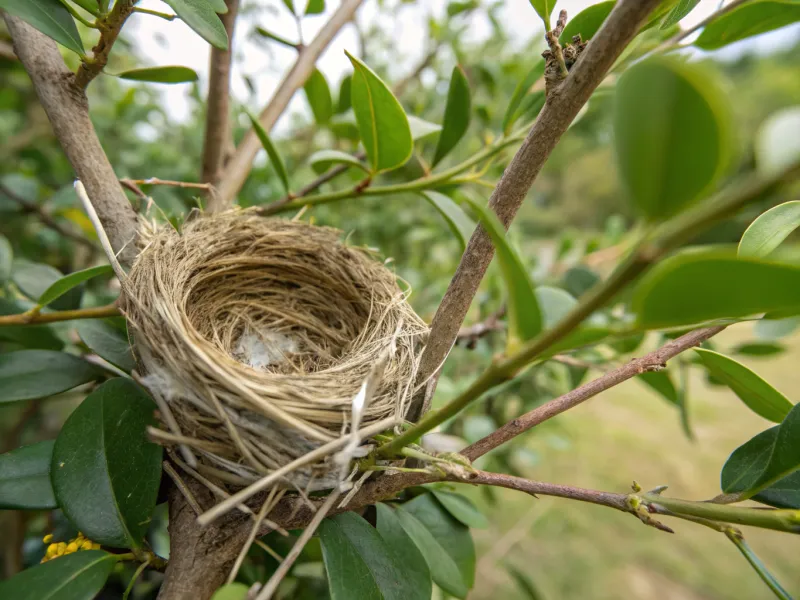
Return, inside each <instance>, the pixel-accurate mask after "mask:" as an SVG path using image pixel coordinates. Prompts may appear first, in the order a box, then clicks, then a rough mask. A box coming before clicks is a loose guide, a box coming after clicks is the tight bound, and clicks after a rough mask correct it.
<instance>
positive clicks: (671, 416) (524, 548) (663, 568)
mask: <svg viewBox="0 0 800 600" xmlns="http://www.w3.org/2000/svg"><path fill="white" fill-rule="evenodd" d="M749 329H750V325H749V324H740V325H737V326H736V327H734V328H732V329H731V330H728V331H726V332H723V334H721V335H720V336H718V337H717V339H718V340H719V342H718V343H719V345H720V349H721V350H722V351H725V349H727V348H729V347H730V346H731V345H733V344H735V343H736V342H739V341H744V340H747V339H750V338H751V336H750V335H749ZM786 345H787V346H788V347H789V351H788V352H786V353H784V354H782V355H780V357H778V358H760V359H759V358H748V359H742V362H745V363H746V364H748V365H749V366H750V367H752V368H753V369H754V370H756V372H758V373H759V374H760V375H762V376H763V377H764V378H765V379H767V380H768V381H770V382H771V383H772V384H773V385H775V386H776V387H777V388H778V389H780V390H781V391H782V392H783V393H784V394H786V395H787V396H788V397H789V398H790V399H791V400H793V401H795V402H796V401H798V400H799V399H800V391H798V387H800V386H798V384H799V383H800V369H799V368H798V357H800V337H798V336H795V337H794V338H793V339H790V340H789V341H788V342H787V344H786ZM691 384H692V385H691V390H692V392H691V394H690V401H691V415H692V421H693V424H694V430H695V433H696V437H697V439H696V440H695V441H694V442H691V441H689V440H687V439H686V437H685V436H684V434H683V432H682V431H681V428H680V425H679V422H678V416H677V414H676V411H675V410H674V408H673V407H671V406H670V405H668V404H667V403H666V402H665V401H664V400H663V399H661V398H659V397H657V396H656V395H654V393H652V392H651V391H650V390H649V389H647V388H646V387H644V386H643V385H642V384H641V383H639V382H637V381H629V382H627V383H625V384H623V385H621V386H618V387H617V388H615V389H613V390H611V391H609V392H606V393H605V394H603V395H601V396H598V397H597V398H594V399H592V400H591V401H589V402H588V403H587V404H585V405H583V406H581V407H579V408H577V409H575V410H572V411H570V412H569V413H567V414H565V415H562V416H560V417H558V418H557V419H554V420H553V421H551V422H548V423H546V424H545V425H543V426H542V427H540V428H539V429H538V430H537V432H536V434H533V435H531V436H530V447H531V448H532V449H535V450H536V451H537V452H538V453H539V454H540V456H541V461H540V462H539V464H538V465H537V466H536V467H535V468H532V469H531V470H530V472H529V473H527V476H529V477H531V478H535V479H541V480H545V481H551V482H556V483H563V484H571V485H576V486H581V487H590V488H595V489H600V490H608V491H617V492H624V491H627V490H628V489H630V484H631V481H632V480H634V479H635V480H637V481H638V482H639V483H640V484H641V485H642V486H643V487H644V488H645V489H650V488H652V487H655V486H657V485H662V484H664V485H667V484H668V485H669V490H668V491H667V492H666V494H670V495H673V496H675V497H680V498H686V499H696V500H702V499H708V498H710V497H713V496H715V495H716V494H717V493H719V483H718V482H719V471H720V468H721V467H722V465H723V463H724V462H725V459H726V458H727V456H728V454H729V453H730V452H731V451H732V450H733V449H734V448H736V447H737V446H738V445H739V444H741V443H743V442H745V441H746V440H747V439H749V438H750V437H751V436H752V435H754V434H755V433H758V432H759V431H762V430H763V429H766V428H767V427H768V426H769V423H767V422H766V421H763V420H762V419H760V418H759V417H756V416H755V415H753V414H752V413H751V412H750V411H749V410H748V409H747V408H746V407H745V406H744V405H743V404H742V402H741V401H739V400H738V398H736V396H734V395H733V393H732V392H730V391H728V390H727V388H723V387H709V386H707V385H705V382H704V379H703V377H702V375H701V374H700V373H699V372H696V373H695V376H694V378H693V380H692V381H691ZM564 438H566V439H567V440H569V447H567V448H564V444H563V443H553V440H556V439H558V440H563V439H564ZM499 506H500V507H502V508H501V509H500V508H495V509H491V508H489V507H488V506H487V507H484V508H485V510H486V512H487V514H490V515H492V519H493V525H492V528H491V529H488V530H482V531H475V539H476V544H477V547H478V556H479V557H480V559H479V563H478V570H479V575H478V578H477V580H478V583H477V584H476V588H475V590H474V592H473V593H472V594H471V596H470V598H472V599H484V598H486V599H489V598H491V599H493V600H496V599H498V598H503V599H506V598H511V599H513V598H528V596H526V595H524V594H523V593H522V592H521V591H520V589H519V588H518V587H517V586H516V584H514V582H513V581H512V579H511V578H510V577H509V575H508V573H507V570H506V568H505V567H504V565H505V564H512V565H514V566H515V567H516V568H517V569H518V570H520V571H522V572H524V573H526V574H528V575H529V576H530V577H531V578H532V579H533V580H534V581H535V582H536V584H537V586H538V587H539V588H540V590H541V592H542V596H543V597H544V598H547V599H549V600H553V599H559V600H561V599H566V600H571V599H577V598H580V599H582V600H612V599H614V600H616V599H619V598H633V599H640V598H642V599H643V598H647V599H648V600H701V599H703V600H730V599H737V600H738V599H747V600H759V599H769V598H774V596H773V595H772V593H771V592H770V591H769V590H768V589H767V587H766V586H765V585H764V584H763V583H762V582H761V580H760V579H759V578H758V576H757V575H756V574H755V572H754V571H753V570H752V569H751V568H750V567H749V565H748V564H747V563H746V562H745V560H744V558H743V557H742V556H741V555H740V554H739V552H738V550H737V549H736V548H735V547H734V546H733V544H731V543H730V542H729V541H728V540H727V539H726V538H725V537H724V536H723V535H722V534H720V533H717V532H715V531H712V530H710V529H707V528H705V527H702V526H699V525H695V524H692V523H688V522H684V521H679V520H676V519H668V518H667V519H665V521H667V522H668V524H669V525H670V526H672V527H673V528H674V529H675V532H676V533H675V535H670V534H667V533H662V532H660V531H657V530H655V529H652V528H649V527H645V526H643V525H642V524H641V523H640V522H639V521H638V520H636V519H635V518H633V517H631V516H630V515H627V514H623V513H619V512H616V511H614V510H612V509H608V508H603V507H597V506H593V505H587V504H582V503H577V502H574V501H569V500H561V499H553V498H542V499H540V500H535V499H532V498H530V497H528V496H525V495H523V494H520V493H517V492H512V491H506V490H503V491H502V493H501V495H500V504H499ZM744 534H745V538H746V539H747V541H748V542H749V543H750V545H751V546H752V547H753V549H754V550H755V551H756V553H757V554H758V555H759V556H760V557H761V559H762V560H763V561H764V562H765V563H766V564H767V565H768V567H769V568H770V569H771V570H772V572H773V573H774V574H775V575H776V576H777V577H778V578H779V580H780V581H781V582H782V584H783V585H784V587H786V589H787V590H788V591H789V592H790V593H792V594H795V595H797V596H800V536H791V535H788V534H781V533H777V532H771V531H761V530H753V529H745V530H744Z"/></svg>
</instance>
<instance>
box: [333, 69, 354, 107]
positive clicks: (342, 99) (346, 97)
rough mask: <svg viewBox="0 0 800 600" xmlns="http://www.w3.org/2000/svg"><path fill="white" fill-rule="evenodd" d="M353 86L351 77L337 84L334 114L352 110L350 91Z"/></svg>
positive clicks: (348, 76)
mask: <svg viewBox="0 0 800 600" xmlns="http://www.w3.org/2000/svg"><path fill="white" fill-rule="evenodd" d="M352 86H353V76H352V75H347V76H346V77H345V78H344V79H342V82H341V83H340V84H339V100H338V101H337V102H336V114H340V113H343V112H347V111H348V110H350V109H351V108H353V102H352V100H351V99H350V91H351V89H352Z"/></svg>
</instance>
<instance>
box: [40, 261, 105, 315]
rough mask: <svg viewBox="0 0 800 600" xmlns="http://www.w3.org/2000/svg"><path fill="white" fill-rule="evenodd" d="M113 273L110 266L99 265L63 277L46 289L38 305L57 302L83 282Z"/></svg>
mask: <svg viewBox="0 0 800 600" xmlns="http://www.w3.org/2000/svg"><path fill="white" fill-rule="evenodd" d="M113 272H114V269H113V268H112V267H111V265H99V266H97V267H89V268H88V269H84V270H83V271H75V272H74V273H70V274H69V275H65V276H64V277H62V278H61V279H59V280H58V281H55V282H54V283H52V284H51V285H50V287H48V288H47V289H46V290H45V291H44V293H42V295H41V296H39V305H40V306H47V305H48V304H50V303H52V302H53V301H54V300H57V299H58V298H60V297H61V296H63V295H64V294H66V293H67V292H68V291H70V290H71V289H73V288H74V287H76V286H79V285H80V284H82V283H83V282H84V281H88V280H90V279H92V278H94V277H99V276H100V275H109V274H111V273H113Z"/></svg>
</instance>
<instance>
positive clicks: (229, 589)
mask: <svg viewBox="0 0 800 600" xmlns="http://www.w3.org/2000/svg"><path fill="white" fill-rule="evenodd" d="M249 591H250V588H249V587H247V586H246V585H245V584H243V583H227V584H225V585H223V586H222V587H221V588H219V589H217V591H216V592H214V595H213V596H211V600H247V593H248V592H249Z"/></svg>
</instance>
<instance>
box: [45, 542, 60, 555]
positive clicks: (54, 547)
mask: <svg viewBox="0 0 800 600" xmlns="http://www.w3.org/2000/svg"><path fill="white" fill-rule="evenodd" d="M57 550H58V544H50V545H49V546H48V547H47V552H45V556H46V557H47V558H50V557H52V556H54V555H55V553H56V551H57Z"/></svg>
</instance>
